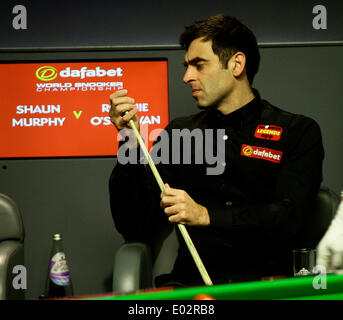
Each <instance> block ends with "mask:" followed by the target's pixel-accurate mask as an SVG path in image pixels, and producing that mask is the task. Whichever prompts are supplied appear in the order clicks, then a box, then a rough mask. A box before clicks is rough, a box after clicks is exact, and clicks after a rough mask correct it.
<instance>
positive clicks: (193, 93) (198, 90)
mask: <svg viewBox="0 0 343 320" xmlns="http://www.w3.org/2000/svg"><path fill="white" fill-rule="evenodd" d="M200 91H201V90H200V89H192V95H193V96H195V95H197V94H198V93H199V92H200Z"/></svg>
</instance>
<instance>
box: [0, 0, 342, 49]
mask: <svg viewBox="0 0 343 320" xmlns="http://www.w3.org/2000/svg"><path fill="white" fill-rule="evenodd" d="M17 4H21V5H24V6H25V7H26V10H27V29H26V30H15V29H14V28H13V27H12V20H13V18H14V17H15V14H13V13H12V9H13V7H14V6H15V5H17ZM318 4H319V5H322V6H325V9H326V12H327V15H326V16H327V28H326V29H325V30H316V29H314V28H313V26H312V21H313V19H314V17H315V16H316V14H314V13H312V10H313V7H314V6H316V5H318ZM342 12H343V2H342V1H340V0H322V1H316V0H302V1H299V0H289V1H273V0H259V1H254V0H240V1H238V0H233V1H227V0H211V1H199V0H187V1H183V0H174V1H157V0H144V1H141V0H128V1H119V0H111V1H109V0H97V1H84V0H73V1H70V0H68V1H67V0H59V1H46V0H34V1H32V0H22V1H19V2H18V1H14V0H2V1H1V2H0V39H1V43H0V47H37V46H38V47H56V46H63V47H65V46H71V47H72V46H122V45H170V44H172V45H175V44H177V41H178V37H179V34H180V33H181V32H182V31H183V28H184V26H186V25H189V24H191V23H192V22H193V21H196V20H199V19H203V18H206V17H208V16H210V15H215V14H218V13H224V14H229V15H234V16H237V17H239V18H240V19H242V20H243V21H244V22H245V23H246V24H247V25H248V26H249V27H250V28H252V30H254V32H255V33H256V37H257V40H258V42H285V41H286V42H294V41H297V42H299V41H301V42H303V41H339V40H343V39H342V35H343V24H342V22H341V21H342V19H341V16H342Z"/></svg>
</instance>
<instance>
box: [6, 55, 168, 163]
mask: <svg viewBox="0 0 343 320" xmlns="http://www.w3.org/2000/svg"><path fill="white" fill-rule="evenodd" d="M0 74H1V77H0V104H1V107H0V127H1V132H2V137H3V138H2V139H1V142H0V146H1V148H0V157H1V158H23V157H25V158H26V157H29V158H32V157H33V158H35V157H87V156H114V155H116V154H117V151H118V142H117V141H118V137H117V136H118V131H117V130H116V128H115V127H114V125H113V124H112V123H111V122H110V118H109V115H108V112H109V109H110V100H109V96H110V95H111V94H112V93H113V92H115V91H116V90H120V89H127V90H128V96H130V97H132V98H134V99H135V102H136V104H137V108H138V110H139V113H138V116H139V118H140V123H141V125H142V126H143V127H144V126H145V129H144V132H152V131H153V132H154V136H153V137H152V136H151V137H150V139H145V141H146V143H148V147H149V149H150V148H151V146H152V142H153V141H152V140H153V138H154V137H155V136H156V134H157V132H158V131H159V130H162V129H163V128H164V127H165V126H166V125H167V124H168V121H169V119H168V77H167V61H124V62H118V61H115V62H63V63H60V62H53V63H51V62H46V63H2V64H0ZM146 127H147V128H148V129H146Z"/></svg>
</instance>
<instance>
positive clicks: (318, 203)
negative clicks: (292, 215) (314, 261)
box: [297, 187, 340, 249]
mask: <svg viewBox="0 0 343 320" xmlns="http://www.w3.org/2000/svg"><path fill="white" fill-rule="evenodd" d="M339 202H340V198H339V196H338V195H337V194H336V193H335V192H333V191H332V190H330V189H329V188H327V187H322V188H321V189H320V190H319V192H318V195H317V198H316V200H315V203H314V205H313V210H312V211H311V212H310V213H309V216H308V217H307V218H306V221H305V224H304V227H303V229H302V231H301V235H300V237H299V240H298V241H297V247H298V248H311V249H315V248H316V247H317V245H318V243H319V241H320V240H321V238H322V237H323V236H324V234H325V232H326V230H327V229H328V227H329V225H330V223H331V220H332V218H333V217H334V216H335V214H336V211H337V208H338V205H339Z"/></svg>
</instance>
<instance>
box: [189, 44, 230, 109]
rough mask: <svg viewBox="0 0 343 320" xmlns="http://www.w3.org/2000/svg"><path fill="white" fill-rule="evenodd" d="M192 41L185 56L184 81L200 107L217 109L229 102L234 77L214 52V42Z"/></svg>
mask: <svg viewBox="0 0 343 320" xmlns="http://www.w3.org/2000/svg"><path fill="white" fill-rule="evenodd" d="M202 39H203V38H198V39H195V40H194V41H192V43H191V45H190V46H189V48H188V51H187V52H186V54H185V67H186V68H187V69H186V72H185V75H184V77H183V81H184V82H185V83H187V84H189V85H190V86H191V89H192V95H193V97H194V99H195V100H196V101H197V105H198V107H211V106H213V107H216V108H219V107H220V106H221V105H223V104H225V103H227V102H228V101H229V97H230V94H231V92H232V88H233V81H234V77H233V76H232V74H231V72H230V71H229V69H224V68H223V66H222V64H221V63H220V61H219V57H218V56H217V55H216V54H214V52H213V50H212V41H211V40H209V41H206V42H204V41H202Z"/></svg>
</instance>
